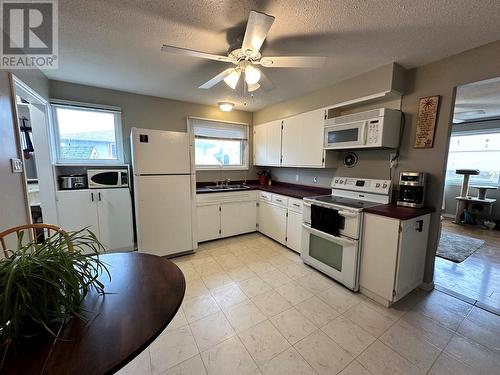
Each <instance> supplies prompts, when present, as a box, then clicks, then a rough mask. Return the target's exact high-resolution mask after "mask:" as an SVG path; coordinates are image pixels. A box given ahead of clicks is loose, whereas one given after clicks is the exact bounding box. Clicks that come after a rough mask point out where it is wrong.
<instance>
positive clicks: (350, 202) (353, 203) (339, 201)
mask: <svg viewBox="0 0 500 375" xmlns="http://www.w3.org/2000/svg"><path fill="white" fill-rule="evenodd" d="M308 199H310V200H315V201H319V202H322V203H329V204H336V205H339V206H346V207H351V208H356V209H363V208H368V207H373V206H378V205H379V204H380V203H377V202H368V201H361V200H358V199H352V198H345V197H337V196H335V195H320V196H317V197H310V198H308Z"/></svg>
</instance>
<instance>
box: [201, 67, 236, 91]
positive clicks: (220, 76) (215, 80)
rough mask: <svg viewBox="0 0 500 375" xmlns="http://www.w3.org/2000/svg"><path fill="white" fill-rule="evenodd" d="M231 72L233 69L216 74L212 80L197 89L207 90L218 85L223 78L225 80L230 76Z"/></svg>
mask: <svg viewBox="0 0 500 375" xmlns="http://www.w3.org/2000/svg"><path fill="white" fill-rule="evenodd" d="M233 70H234V68H229V69H226V70H224V71H223V72H222V73H219V74H217V75H216V76H215V77H214V78H212V79H211V80H209V81H207V82H205V83H204V84H203V85H201V86H200V87H198V88H199V89H209V88H212V87H214V86H215V85H216V84H218V83H219V82H222V81H223V80H224V78H226V77H227V76H228V75H230V74H231V73H232V71H233Z"/></svg>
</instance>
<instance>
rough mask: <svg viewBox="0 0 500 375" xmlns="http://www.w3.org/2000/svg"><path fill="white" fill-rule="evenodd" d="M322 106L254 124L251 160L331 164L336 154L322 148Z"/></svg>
mask: <svg viewBox="0 0 500 375" xmlns="http://www.w3.org/2000/svg"><path fill="white" fill-rule="evenodd" d="M324 123H325V110H323V109H318V110H314V111H310V112H305V113H301V114H299V115H296V116H292V117H289V118H286V119H284V120H276V121H271V122H267V123H265V124H260V125H256V126H255V127H254V143H253V145H254V164H255V165H258V166H276V167H305V168H324V167H334V166H335V164H334V163H336V159H338V158H337V155H338V154H336V153H334V152H328V153H327V152H326V151H325V150H324V149H323V132H324Z"/></svg>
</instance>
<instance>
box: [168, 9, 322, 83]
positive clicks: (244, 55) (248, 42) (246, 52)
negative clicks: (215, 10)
mask: <svg viewBox="0 0 500 375" xmlns="http://www.w3.org/2000/svg"><path fill="white" fill-rule="evenodd" d="M273 22H274V17H273V16H270V15H267V14H265V13H261V12H257V11H255V10H252V11H250V16H249V17H248V22H247V27H246V30H245V36H244V38H243V42H242V44H241V48H236V49H233V50H230V51H229V53H228V55H227V56H222V55H214V54H211V53H205V52H201V51H195V50H191V49H187V48H181V47H175V46H169V45H167V44H164V45H163V46H162V48H161V49H162V51H163V52H168V53H176V54H183V55H188V56H193V57H199V58H202V59H208V60H215V61H221V62H225V63H232V64H233V65H235V67H231V68H228V69H226V70H224V71H223V72H221V73H220V74H218V75H216V76H215V77H213V78H212V79H210V80H209V81H207V82H205V83H204V84H203V85H201V86H199V88H200V89H209V88H211V87H213V86H215V85H217V84H218V83H219V82H221V81H224V82H225V83H226V84H227V85H228V86H229V87H231V88H232V89H233V90H234V89H236V86H237V84H238V82H239V80H240V77H241V75H242V74H244V75H245V82H246V84H247V90H248V91H249V92H253V91H255V90H257V89H259V88H260V87H261V83H262V84H264V82H266V81H267V82H268V84H269V80H268V79H267V77H266V76H265V75H264V74H263V72H262V71H261V70H260V69H259V68H258V66H260V67H263V68H320V67H322V66H323V64H324V63H325V60H326V57H319V56H273V57H264V56H262V54H261V52H260V49H261V47H262V44H263V43H264V40H265V39H266V37H267V34H268V33H269V30H270V29H271V26H272V24H273ZM259 82H260V83H259Z"/></svg>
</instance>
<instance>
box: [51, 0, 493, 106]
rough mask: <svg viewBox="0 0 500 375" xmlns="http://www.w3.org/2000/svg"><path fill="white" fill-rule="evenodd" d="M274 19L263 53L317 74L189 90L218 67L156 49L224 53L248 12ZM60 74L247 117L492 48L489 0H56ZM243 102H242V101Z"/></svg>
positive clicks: (282, 73) (290, 73) (282, 74)
mask: <svg viewBox="0 0 500 375" xmlns="http://www.w3.org/2000/svg"><path fill="white" fill-rule="evenodd" d="M251 9H255V10H259V11H263V12H266V13H268V14H271V15H273V16H275V17H276V21H275V22H274V25H273V27H272V28H271V31H270V34H269V36H268V39H267V42H266V43H265V44H264V47H263V54H264V56H265V55H268V56H272V55H278V54H279V55H320V56H321V55H323V56H327V57H328V60H327V64H326V66H325V67H324V68H321V69H277V68H266V69H265V72H266V74H267V76H268V77H269V78H270V79H271V81H272V82H273V84H274V86H275V87H274V89H272V90H271V91H268V92H264V91H262V90H259V91H257V92H256V94H255V96H254V97H253V98H251V97H248V96H244V95H243V94H242V90H241V89H240V90H236V91H233V90H231V89H229V88H228V87H227V86H226V85H225V84H224V83H222V84H219V85H218V86H216V87H214V88H213V89H210V90H201V89H198V88H197V87H198V86H199V85H200V84H202V83H204V82H205V81H207V80H208V79H210V78H212V77H213V76H214V75H216V74H218V73H219V72H220V71H222V70H223V69H225V68H226V67H228V65H227V64H226V63H222V62H216V61H207V60H200V59H197V58H192V57H184V56H176V55H168V54H165V53H162V52H161V51H160V47H161V45H162V44H164V43H165V44H171V45H175V46H179V47H184V48H191V49H198V50H202V51H205V52H210V53H218V54H224V53H225V52H226V51H227V49H228V46H229V42H228V40H234V38H235V37H237V36H238V35H239V34H242V33H243V30H244V27H245V24H246V19H247V17H248V13H249V11H250V10H251ZM59 13H60V15H59V29H60V33H59V35H60V36H59V43H60V46H59V54H60V59H59V69H58V70H54V71H46V72H45V73H46V75H47V76H48V77H49V78H50V79H56V80H62V81H69V82H75V83H81V84H87V85H92V86H99V87H105V88H112V89H117V90H123V91H129V92H135V93H140V94H148V95H155V96H160V97H166V98H173V99H179V100H186V101H191V102H197V103H206V104H215V103H217V102H218V101H222V100H229V101H233V102H235V103H236V108H238V109H243V110H249V111H254V110H257V109H260V108H263V107H265V106H267V105H270V104H272V103H275V102H279V101H282V100H285V99H288V98H291V97H296V96H299V95H302V94H304V93H307V92H310V91H313V90H316V89H319V88H321V87H325V86H328V85H330V84H333V83H335V82H337V81H340V80H342V79H345V78H349V77H352V76H355V75H357V74H359V73H362V72H365V71H369V70H371V69H373V68H376V67H378V66H381V65H384V64H387V63H390V62H392V61H395V62H398V63H400V64H401V65H403V66H404V67H406V68H411V67H415V66H420V65H423V64H426V63H429V62H431V61H435V60H438V59H441V58H443V57H446V56H449V55H452V54H455V53H458V52H461V51H464V50H467V49H470V48H473V47H476V46H479V45H482V44H486V43H488V42H492V41H494V40H497V39H498V36H499V35H500V22H498V20H499V18H500V1H498V0H478V1H468V0H453V1H449V0H448V1H445V0H433V1H428V0H427V1H424V0H401V1H398V0H393V1H390V0H377V1H366V0H315V1H312V0H300V1H298V0H286V1H278V0H268V1H257V0H256V1H242V0H225V1H223V0H198V1H195V0H168V1H166V0H150V1H131V0H106V1H102V0H86V1H81V0H59ZM244 103H246V105H245V104H244Z"/></svg>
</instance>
